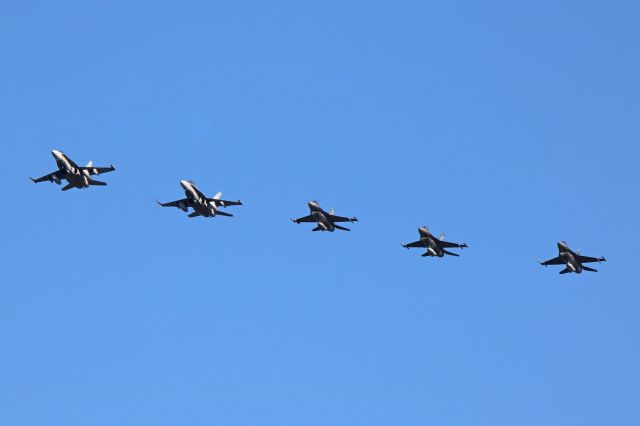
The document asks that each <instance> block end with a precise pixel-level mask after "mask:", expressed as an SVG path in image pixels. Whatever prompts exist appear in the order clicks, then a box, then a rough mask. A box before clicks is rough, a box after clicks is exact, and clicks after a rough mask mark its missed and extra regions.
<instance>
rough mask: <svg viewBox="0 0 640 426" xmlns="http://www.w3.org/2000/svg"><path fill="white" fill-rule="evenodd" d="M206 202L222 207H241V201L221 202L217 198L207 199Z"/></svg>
mask: <svg viewBox="0 0 640 426" xmlns="http://www.w3.org/2000/svg"><path fill="white" fill-rule="evenodd" d="M207 201H208V202H210V203H216V205H222V206H225V207H226V206H241V205H242V201H240V200H238V201H229V200H221V199H219V198H207Z"/></svg>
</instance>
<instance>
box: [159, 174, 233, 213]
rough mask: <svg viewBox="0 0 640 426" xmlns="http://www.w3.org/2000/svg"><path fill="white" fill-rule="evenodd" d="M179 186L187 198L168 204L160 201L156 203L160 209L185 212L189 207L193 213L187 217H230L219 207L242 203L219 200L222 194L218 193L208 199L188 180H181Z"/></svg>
mask: <svg viewBox="0 0 640 426" xmlns="http://www.w3.org/2000/svg"><path fill="white" fill-rule="evenodd" d="M180 185H181V186H182V188H183V189H184V193H185V195H186V196H187V198H183V199H181V200H177V201H171V202H169V203H161V202H160V201H158V204H160V205H161V206H162V207H177V208H179V209H180V210H182V211H183V212H187V211H188V210H189V207H191V208H192V209H193V212H192V213H190V214H189V217H196V216H204V217H215V216H229V217H232V216H233V215H232V214H230V213H227V212H223V211H222V210H220V209H219V207H228V206H241V205H242V202H241V201H240V200H237V201H228V200H222V199H220V197H221V196H222V192H218V193H217V194H216V195H215V196H214V197H213V198H208V197H207V196H206V195H204V194H203V193H202V191H200V190H199V189H198V187H197V186H196V185H195V184H194V183H193V182H191V181H188V180H181V181H180Z"/></svg>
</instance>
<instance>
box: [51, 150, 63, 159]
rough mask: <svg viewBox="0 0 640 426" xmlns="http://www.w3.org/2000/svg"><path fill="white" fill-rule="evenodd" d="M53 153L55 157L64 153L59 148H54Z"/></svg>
mask: <svg viewBox="0 0 640 426" xmlns="http://www.w3.org/2000/svg"><path fill="white" fill-rule="evenodd" d="M51 155H53V158H60V156H61V155H62V153H61V152H60V151H58V150H57V149H54V150H53V151H51Z"/></svg>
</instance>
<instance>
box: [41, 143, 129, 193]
mask: <svg viewBox="0 0 640 426" xmlns="http://www.w3.org/2000/svg"><path fill="white" fill-rule="evenodd" d="M51 155H53V158H55V159H56V164H57V165H58V170H56V171H55V172H51V173H49V174H48V175H45V176H42V177H39V178H38V179H34V178H30V179H31V180H32V181H33V182H34V183H38V182H44V181H49V182H55V183H57V184H58V185H60V183H61V182H62V181H63V180H66V181H67V182H68V183H67V185H65V186H64V187H63V188H62V190H63V191H67V190H69V189H71V188H88V187H89V186H92V185H94V186H95V185H97V186H105V185H106V182H100V181H98V180H94V179H93V178H92V176H95V175H101V174H102V173H107V172H112V171H114V170H115V169H116V168H115V167H113V165H111V166H109V167H95V166H94V165H93V162H91V161H89V162H88V163H87V165H86V166H84V167H80V166H78V165H77V164H76V163H74V162H73V160H72V159H70V158H69V157H67V155H66V154H64V153H63V152H61V151H57V150H55V149H54V150H53V151H51Z"/></svg>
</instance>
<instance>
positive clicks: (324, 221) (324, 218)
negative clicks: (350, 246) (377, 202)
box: [291, 201, 358, 232]
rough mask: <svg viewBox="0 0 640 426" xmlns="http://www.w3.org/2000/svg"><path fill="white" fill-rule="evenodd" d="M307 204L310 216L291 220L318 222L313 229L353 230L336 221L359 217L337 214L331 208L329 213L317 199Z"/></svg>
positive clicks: (347, 220)
mask: <svg viewBox="0 0 640 426" xmlns="http://www.w3.org/2000/svg"><path fill="white" fill-rule="evenodd" d="M307 205H308V206H309V210H310V211H311V213H310V214H309V216H304V217H301V218H299V219H291V220H292V221H293V222H294V223H302V222H316V223H317V225H318V226H316V227H315V228H313V229H312V231H329V232H333V231H335V230H336V229H340V230H342V231H351V229H349V228H345V227H344V226H340V225H336V222H357V221H358V218H356V217H342V216H335V215H334V214H333V209H331V210H330V211H329V212H328V213H327V212H326V211H324V210H323V209H322V207H320V204H319V203H318V202H317V201H309V202H308V203H307Z"/></svg>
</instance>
